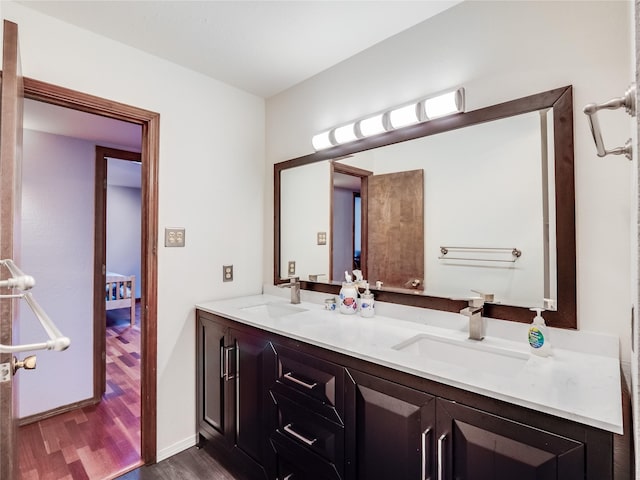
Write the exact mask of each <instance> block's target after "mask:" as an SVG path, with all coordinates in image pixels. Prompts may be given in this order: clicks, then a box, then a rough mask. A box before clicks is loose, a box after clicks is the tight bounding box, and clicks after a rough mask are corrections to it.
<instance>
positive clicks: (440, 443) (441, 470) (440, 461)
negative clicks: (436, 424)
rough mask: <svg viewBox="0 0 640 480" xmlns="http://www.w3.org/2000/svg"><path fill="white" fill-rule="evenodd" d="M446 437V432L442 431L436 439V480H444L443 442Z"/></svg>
mask: <svg viewBox="0 0 640 480" xmlns="http://www.w3.org/2000/svg"><path fill="white" fill-rule="evenodd" d="M446 439H447V434H446V433H443V434H442V436H441V437H440V438H439V439H438V480H444V442H445V440H446Z"/></svg>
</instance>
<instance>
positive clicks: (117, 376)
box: [18, 304, 141, 480]
mask: <svg viewBox="0 0 640 480" xmlns="http://www.w3.org/2000/svg"><path fill="white" fill-rule="evenodd" d="M18 442H19V472H20V477H19V478H20V479H22V480H54V479H55V480H61V479H66V480H68V479H73V480H76V479H91V480H98V479H110V478H114V477H116V476H118V475H119V474H122V473H123V472H126V471H128V470H130V469H132V468H133V467H135V466H138V465H140V464H141V460H140V307H139V304H138V305H137V306H136V324H135V326H134V327H130V326H129V315H128V311H127V309H119V310H113V311H110V312H107V390H106V392H105V395H104V396H103V399H102V401H101V402H100V403H99V404H97V405H91V406H87V407H84V408H81V409H77V410H74V411H71V412H67V413H63V414H60V415H56V416H54V417H51V418H48V419H45V420H42V421H39V422H34V423H32V424H29V425H25V426H22V427H20V428H19V433H18Z"/></svg>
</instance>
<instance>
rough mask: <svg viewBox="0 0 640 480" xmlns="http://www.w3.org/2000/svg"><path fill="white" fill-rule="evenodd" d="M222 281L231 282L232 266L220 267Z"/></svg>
mask: <svg viewBox="0 0 640 480" xmlns="http://www.w3.org/2000/svg"><path fill="white" fill-rule="evenodd" d="M222 281H223V282H233V265H223V266H222Z"/></svg>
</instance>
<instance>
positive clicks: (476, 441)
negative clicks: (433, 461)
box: [436, 398, 585, 480]
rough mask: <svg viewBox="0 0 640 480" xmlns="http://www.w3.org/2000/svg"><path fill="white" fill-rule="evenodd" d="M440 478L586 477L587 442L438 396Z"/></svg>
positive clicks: (534, 479) (563, 479)
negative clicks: (583, 442) (585, 443)
mask: <svg viewBox="0 0 640 480" xmlns="http://www.w3.org/2000/svg"><path fill="white" fill-rule="evenodd" d="M436 410H437V434H436V438H437V440H436V442H437V447H436V450H437V460H438V468H439V469H441V471H440V472H439V473H438V480H440V479H441V478H442V480H445V479H446V480H449V479H451V480H453V479H455V480H487V479H491V480H513V479H518V480H552V479H553V480H556V479H557V480H577V479H584V463H585V448H584V444H582V443H580V442H577V441H575V440H570V439H568V438H565V437H561V436H559V435H555V434H552V433H549V432H545V431H542V430H538V429H535V428H532V427H528V426H526V425H523V424H521V423H517V422H514V421H511V420H507V419H505V418H501V417H498V416H495V415H491V414H489V413H486V412H483V411H480V410H476V409H474V408H470V407H466V406H464V405H460V404H457V403H454V402H450V401H448V400H443V399H440V398H439V399H438V400H437V407H436Z"/></svg>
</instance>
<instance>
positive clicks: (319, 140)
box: [311, 130, 334, 150]
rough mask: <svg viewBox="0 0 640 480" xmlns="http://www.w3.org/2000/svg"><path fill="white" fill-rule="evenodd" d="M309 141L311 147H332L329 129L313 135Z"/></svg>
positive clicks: (320, 148)
mask: <svg viewBox="0 0 640 480" xmlns="http://www.w3.org/2000/svg"><path fill="white" fill-rule="evenodd" d="M311 143H312V145H313V148H315V149H316V150H324V149H325V148H329V147H333V145H334V144H333V142H332V141H331V130H327V131H326V132H322V133H318V134H317V135H314V136H313V138H312V139H311Z"/></svg>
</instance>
